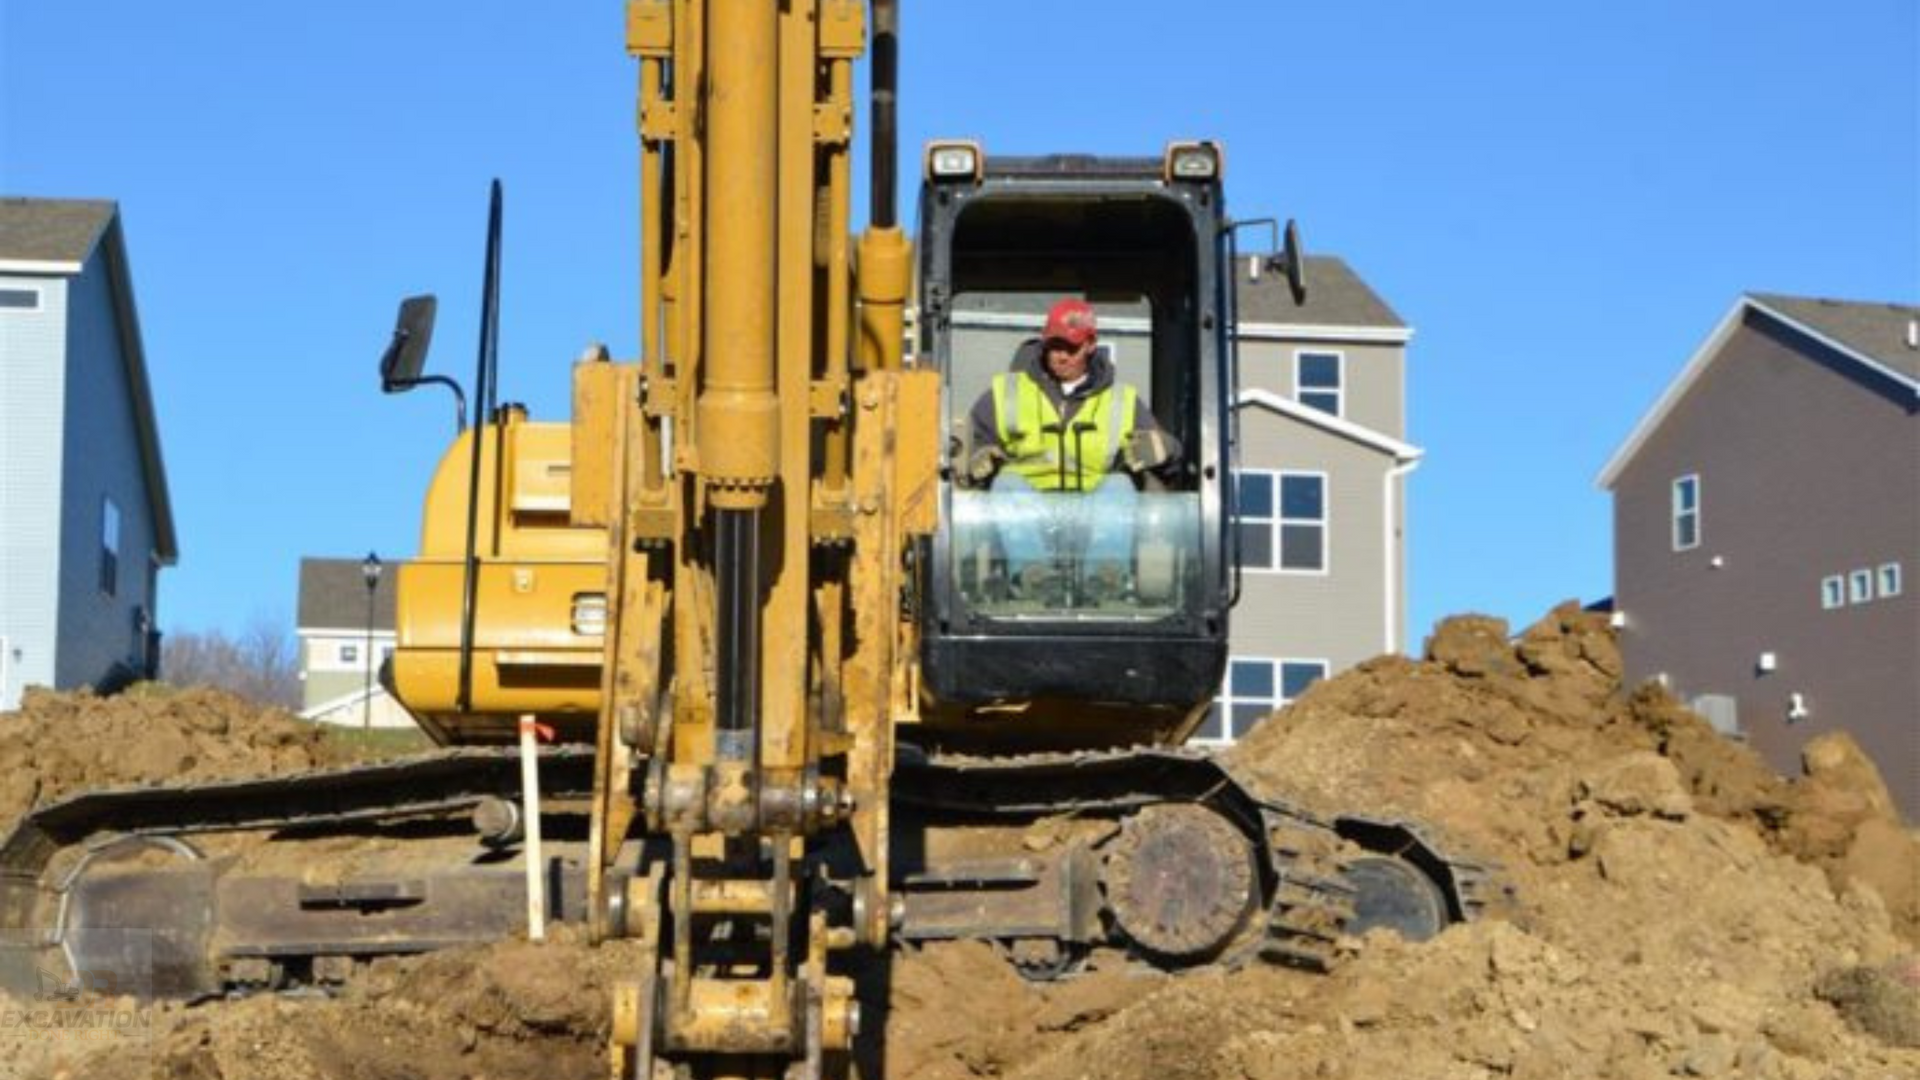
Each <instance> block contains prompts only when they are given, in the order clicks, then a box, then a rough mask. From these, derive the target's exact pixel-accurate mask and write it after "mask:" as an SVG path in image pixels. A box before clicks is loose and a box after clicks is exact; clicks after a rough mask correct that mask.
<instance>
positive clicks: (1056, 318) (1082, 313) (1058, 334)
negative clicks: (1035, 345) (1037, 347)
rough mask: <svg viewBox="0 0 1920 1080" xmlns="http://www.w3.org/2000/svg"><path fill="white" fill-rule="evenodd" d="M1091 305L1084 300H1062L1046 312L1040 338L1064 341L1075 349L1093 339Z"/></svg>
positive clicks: (1093, 329)
mask: <svg viewBox="0 0 1920 1080" xmlns="http://www.w3.org/2000/svg"><path fill="white" fill-rule="evenodd" d="M1094 331H1095V325H1094V318H1093V305H1092V304H1089V303H1087V302H1086V301H1085V300H1072V299H1068V300H1062V301H1060V302H1059V303H1057V304H1055V305H1053V307H1052V309H1050V310H1049V311H1048V312H1047V327H1046V329H1044V330H1042V331H1041V332H1040V336H1041V337H1042V338H1043V339H1044V340H1047V341H1064V342H1066V343H1067V344H1069V345H1072V346H1073V347H1075V348H1079V347H1080V346H1082V345H1085V344H1086V343H1087V342H1089V341H1092V340H1093V338H1094Z"/></svg>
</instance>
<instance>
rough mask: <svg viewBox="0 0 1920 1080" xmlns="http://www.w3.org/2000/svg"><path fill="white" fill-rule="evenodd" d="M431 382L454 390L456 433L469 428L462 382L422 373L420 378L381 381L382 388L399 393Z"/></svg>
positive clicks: (465, 396)
mask: <svg viewBox="0 0 1920 1080" xmlns="http://www.w3.org/2000/svg"><path fill="white" fill-rule="evenodd" d="M429 383H431V384H433V385H435V386H444V387H446V388H447V389H448V390H451V391H453V424H454V434H456V435H457V434H459V433H460V432H463V431H465V430H467V394H466V391H464V390H462V389H460V384H459V383H457V382H455V381H453V379H451V378H449V377H448V376H445V375H422V376H421V377H420V378H418V379H382V380H381V381H380V389H382V390H384V391H386V392H387V393H389V394H398V393H401V392H402V391H406V390H411V389H413V388H414V387H416V386H426V385H428V384H429Z"/></svg>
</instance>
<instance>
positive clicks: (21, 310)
mask: <svg viewBox="0 0 1920 1080" xmlns="http://www.w3.org/2000/svg"><path fill="white" fill-rule="evenodd" d="M0 292H21V293H32V294H33V303H31V304H28V305H26V306H25V307H12V306H8V305H0V315H28V314H35V313H38V312H39V311H41V310H42V309H43V308H45V307H46V305H47V294H46V290H44V289H42V288H40V286H38V285H13V284H7V285H0Z"/></svg>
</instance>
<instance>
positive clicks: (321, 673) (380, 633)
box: [295, 558, 414, 728]
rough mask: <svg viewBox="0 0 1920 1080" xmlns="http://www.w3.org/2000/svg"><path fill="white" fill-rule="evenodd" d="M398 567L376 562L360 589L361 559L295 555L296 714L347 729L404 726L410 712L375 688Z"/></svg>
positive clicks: (386, 651) (387, 642) (388, 640)
mask: <svg viewBox="0 0 1920 1080" xmlns="http://www.w3.org/2000/svg"><path fill="white" fill-rule="evenodd" d="M399 570H400V567H399V566H398V565H397V564H392V563H388V564H381V565H380V566H379V572H378V573H377V574H376V575H374V576H373V584H372V587H371V588H369V586H368V573H367V560H366V559H315V558H305V559H301V560H300V614H299V618H298V620H297V621H298V624H299V625H298V626H297V627H296V628H295V629H296V632H297V633H298V634H299V637H300V684H301V702H300V716H301V717H302V718H303V719H306V720H316V721H319V722H321V723H327V724H341V725H345V726H348V727H359V726H370V727H381V728H410V727H413V726H414V721H413V717H412V716H411V715H409V714H408V713H407V711H406V710H405V709H403V708H401V707H400V704H399V703H398V702H396V701H394V700H393V698H392V697H391V696H389V695H388V694H387V692H386V690H384V689H383V688H382V687H381V685H380V665H381V664H383V663H385V662H386V659H387V657H389V656H391V655H392V654H393V641H394V635H393V626H394V604H393V601H394V585H395V582H396V581H397V579H398V575H399Z"/></svg>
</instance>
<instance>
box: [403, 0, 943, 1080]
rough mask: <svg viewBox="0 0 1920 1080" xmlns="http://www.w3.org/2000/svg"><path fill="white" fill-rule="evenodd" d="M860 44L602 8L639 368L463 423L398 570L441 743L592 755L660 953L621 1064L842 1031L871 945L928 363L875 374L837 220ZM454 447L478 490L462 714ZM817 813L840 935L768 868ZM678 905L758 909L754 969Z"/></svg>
mask: <svg viewBox="0 0 1920 1080" xmlns="http://www.w3.org/2000/svg"><path fill="white" fill-rule="evenodd" d="M866 35H867V25H866V5H865V4H864V3H863V2H861V0H630V2H629V3H628V5H627V46H628V49H629V51H630V53H631V54H632V55H633V56H634V57H635V58H636V59H637V60H638V62H639V88H638V104H639V124H638V129H639V135H640V143H641V160H640V182H639V187H640V198H641V202H642V204H643V227H642V236H641V245H640V262H641V274H640V277H641V296H640V308H641V335H640V338H641V342H642V346H641V355H640V356H639V357H638V358H637V359H636V360H633V361H627V362H616V361H614V360H612V359H609V358H608V357H606V356H605V355H604V353H599V354H596V355H592V356H590V357H589V358H588V359H586V360H584V361H582V362H581V363H580V364H579V365H577V366H576V369H575V374H574V392H573V417H572V421H571V423H569V424H533V423H529V422H526V421H525V420H524V418H522V417H519V416H515V415H509V416H504V417H502V418H500V420H499V422H498V423H496V424H487V425H484V426H481V427H479V428H478V429H476V430H475V431H474V432H470V433H469V434H467V435H464V436H462V438H461V439H460V441H458V442H457V443H456V444H455V446H454V447H453V449H452V450H450V451H449V452H448V454H447V457H446V459H445V461H443V463H442V465H441V467H440V470H439V473H438V474H437V475H436V478H435V481H434V484H433V487H432V489H431V491H430V493H429V496H428V501H427V508H426V520H427V524H426V527H425V529H424V531H423V534H422V543H421V558H420V559H419V560H417V561H416V562H415V563H414V564H412V565H409V566H408V567H407V568H406V569H405V570H404V571H403V573H402V578H401V585H400V616H399V618H400V627H399V648H398V653H397V656H396V661H395V666H394V683H395V688H396V690H397V691H398V693H399V695H400V697H401V699H402V700H403V701H405V702H406V703H407V705H408V706H409V707H410V708H412V709H413V710H414V711H415V712H416V713H417V714H419V715H421V716H422V718H423V720H424V721H425V722H426V723H427V724H428V725H429V727H430V728H432V729H433V730H434V731H435V732H436V733H437V734H439V735H440V736H441V738H442V739H443V740H445V741H453V742H470V741H486V740H489V739H495V738H506V737H508V736H509V735H510V734H511V732H512V730H513V725H512V719H513V718H515V717H517V716H518V715H519V714H522V713H533V714H535V715H536V716H538V717H540V718H542V719H544V720H547V721H548V722H550V723H555V724H556V725H557V726H559V728H560V730H561V731H562V732H563V734H564V735H565V736H566V737H568V738H573V739H579V740H582V741H584V740H592V741H594V743H595V744H596V747H597V750H598V755H597V761H598V775H597V778H596V787H595V797H594V817H593V823H592V830H593V834H592V837H591V846H592V848H593V851H594V856H595V858H594V864H593V865H592V866H591V867H590V868H589V891H590V893H591V894H592V895H591V896H590V898H589V906H590V908H591V910H592V912H593V916H594V920H595V926H596V928H597V929H598V930H599V931H600V932H602V933H612V932H619V931H620V930H622V929H625V930H627V931H630V932H634V933H637V934H638V935H639V936H641V937H642V938H646V937H647V936H648V934H649V933H651V934H652V935H653V938H652V940H653V941H654V942H655V943H657V942H658V941H660V940H672V941H673V947H674V952H675V956H674V957H673V960H674V962H673V963H672V964H671V965H667V964H664V963H663V964H662V965H661V967H660V968H659V969H658V970H653V971H649V972H644V973H640V974H641V975H642V978H641V979H640V980H639V981H638V982H637V983H636V984H635V986H644V987H646V988H647V989H646V990H645V991H644V992H642V991H640V990H637V989H635V988H634V987H628V988H627V989H626V990H624V991H623V992H622V994H621V995H620V998H619V1000H618V1001H617V1002H616V1006H617V1015H618V1018H619V1019H618V1022H617V1023H616V1025H615V1029H616V1033H615V1042H616V1055H615V1056H616V1064H617V1065H620V1066H621V1067H624V1066H625V1065H628V1064H632V1063H633V1059H634V1058H635V1057H636V1056H639V1057H643V1058H644V1057H648V1056H650V1055H652V1054H655V1053H664V1054H682V1055H695V1054H709V1055H743V1056H744V1055H767V1054H772V1055H776V1056H788V1057H799V1056H803V1055H805V1054H807V1053H809V1052H810V1051H809V1048H810V1047H811V1048H815V1049H817V1048H821V1047H824V1048H825V1049H827V1050H837V1049H844V1048H846V1047H847V1046H848V1045H849V1044H850V1042H851V1039H852V1037H853V1031H854V1028H855V1027H856V1026H857V1015H858V1010H857V1006H855V1005H854V1004H853V995H852V991H851V987H850V986H849V985H848V984H846V982H845V981H844V980H842V979H839V978H829V977H828V975H827V973H826V972H827V962H828V955H829V953H830V952H833V951H837V950H840V949H844V948H849V947H853V946H855V945H858V944H867V945H877V944H880V943H884V942H885V941H886V938H887V912H888V910H889V904H888V900H887V894H886V880H887V856H886V851H887V840H888V837H887V796H886V793H887V785H888V780H889V776H890V773H891V769H892V763H893V742H892V730H893V726H894V725H895V724H896V723H901V722H906V721H911V719H912V714H913V709H914V699H913V694H912V693H911V688H912V684H913V680H912V678H911V676H910V674H909V673H908V671H907V668H908V665H909V663H910V660H911V658H912V657H913V656H914V655H915V650H914V645H913V641H912V634H913V629H912V624H911V622H910V621H909V620H908V619H907V618H906V617H905V616H904V615H903V613H902V612H901V607H900V604H899V602H898V599H897V598H898V597H899V595H900V593H901V587H902V583H903V573H904V569H903V566H904V552H905V550H906V549H907V547H908V545H909V543H910V542H911V538H912V537H913V536H914V535H916V534H926V533H929V532H930V531H931V530H932V528H933V526H934V501H933V492H934V490H935V467H936V465H935V456H936V451H937V438H938V431H939V422H938V393H937V389H936V386H935V382H934V377H933V376H932V375H931V373H921V372H909V371H905V370H903V362H902V349H903V336H902V324H903V313H904V310H905V301H906V296H907V291H908V288H909V285H910V277H911V269H910V266H911V256H910V251H909V247H908V244H907V242H906V240H905V238H904V237H903V236H902V235H901V234H900V232H899V231H898V230H897V229H891V228H888V229H875V230H870V231H869V232H868V233H867V234H865V235H863V236H861V237H860V238H858V240H857V241H856V239H855V238H854V237H853V236H851V235H850V226H849V222H850V209H849V204H850V199H851V193H852V183H851V153H852V134H853V132H852V126H853V121H852V118H853V112H854V102H853V63H854V60H855V59H856V58H857V57H859V56H860V55H861V53H862V52H863V51H864V49H865V45H866ZM476 446H478V448H479V453H480V454H481V457H482V461H481V464H482V468H483V475H484V476H488V477H492V478H494V479H493V482H492V483H483V484H482V485H481V487H482V494H481V505H480V508H479V509H480V520H481V522H482V527H481V534H480V542H479V543H478V545H477V548H478V551H477V556H478V558H477V560H476V564H477V569H476V573H477V581H478V588H477V590H476V593H475V603H474V617H473V623H474V631H473V633H472V635H471V640H470V649H469V651H468V656H467V658H466V661H467V663H468V664H470V666H471V672H472V674H471V696H470V700H469V701H468V702H467V705H468V706H469V707H468V708H466V709H461V708H460V705H461V702H460V670H461V665H462V655H461V651H462V643H463V640H466V639H464V638H463V627H462V626H461V624H460V620H461V612H462V610H463V603H462V601H463V592H462V590H463V589H464V588H465V581H466V573H467V562H466V549H465V539H466V537H465V520H466V512H467V505H466V487H465V478H466V476H467V475H468V474H467V469H468V467H469V464H470V462H471V460H472V457H471V455H472V454H473V453H474V448H475V447H476ZM730 515H731V516H730ZM729 530H731V532H730V534H729V532H728V531H729ZM738 553H746V556H745V557H744V558H743V557H742V556H741V555H740V554H738ZM602 602H603V603H604V609H601V608H599V607H596V604H598V603H602ZM583 605H584V608H583ZM583 609H584V610H586V611H589V612H591V611H597V610H604V611H605V618H604V626H597V625H596V626H583V625H582V619H581V612H582V610H583ZM728 701H731V702H733V703H734V704H733V705H732V706H728V705H726V704H725V703H726V702H728ZM729 708H731V710H732V711H731V712H728V709H729ZM729 717H731V719H729ZM743 718H744V722H743ZM841 829H847V830H851V836H852V840H853V844H852V846H853V847H854V848H855V849H857V851H858V855H859V863H860V865H859V866H858V868H857V872H856V879H855V880H853V881H851V882H846V883H844V884H845V885H846V886H847V887H848V888H851V889H852V890H853V891H854V892H855V894H856V896H857V897H858V902H857V903H856V904H855V911H856V919H855V925H838V926H836V925H830V924H829V921H828V920H827V918H826V916H825V915H824V914H823V913H822V912H820V911H818V910H801V909H800V908H799V905H800V903H801V902H802V901H801V897H803V896H805V895H808V894H807V892H806V891H805V890H802V889H799V888H796V887H795V886H794V884H793V880H792V874H793V871H794V866H795V865H796V861H797V858H798V857H799V856H800V855H802V854H804V852H805V851H806V850H807V838H808V837H810V836H813V837H818V836H820V835H821V834H823V833H824V832H826V831H829V830H841ZM649 838H652V839H651V844H652V845H653V847H652V848H651V849H650V850H670V851H671V853H672V855H671V860H670V862H671V865H670V866H668V867H665V868H664V869H663V868H662V867H661V866H657V865H656V866H655V867H653V868H652V871H651V873H652V875H653V876H649V877H646V878H644V879H643V878H639V877H636V876H633V875H634V874H635V873H636V872H637V871H636V868H635V867H632V866H630V865H627V863H626V862H625V861H623V860H629V859H632V858H633V857H634V855H633V853H634V851H635V850H636V849H637V848H638V849H649V848H648V846H647V842H648V841H649ZM643 880H644V881H646V882H649V883H653V884H649V885H647V886H646V887H644V888H639V887H636V886H638V884H639V883H640V882H641V881H643ZM617 882H620V883H632V884H616V883H617ZM616 900H618V901H620V902H621V903H620V904H618V905H616V904H615V903H614V901H616ZM616 906H619V907H620V908H622V909H623V910H624V911H625V914H624V916H623V917H622V920H615V919H612V918H610V917H609V915H608V913H609V912H610V911H612V910H614V908H615V907H616ZM696 914H698V915H700V916H702V917H703V918H712V917H718V916H727V917H732V918H746V919H760V918H766V919H770V920H772V922H773V924H774V927H775V929H774V932H773V933H772V934H771V935H770V943H769V945H768V949H769V955H768V956H767V957H766V959H765V962H764V963H761V964H757V965H750V966H749V969H750V973H749V974H742V973H741V971H742V969H741V968H740V967H739V966H738V965H737V964H728V965H719V966H715V965H712V964H709V963H708V962H706V961H704V960H703V958H702V956H703V954H702V951H701V950H702V949H703V945H702V943H701V942H700V941H698V940H696V938H697V937H698V933H697V931H696V930H695V929H694V925H693V921H692V920H693V918H694V916H695V915H696ZM618 921H624V927H621V926H617V925H616V922H618ZM649 922H650V923H651V925H652V927H653V929H651V930H647V929H644V927H645V926H646V925H648V924H649ZM636 926H639V927H643V928H642V929H639V930H635V929H634V928H635V927H636ZM663 926H664V927H671V928H672V929H673V930H674V933H673V934H671V935H668V934H665V933H663V932H662V931H661V928H662V927H663ZM785 927H796V928H804V933H799V934H790V933H789V932H788V931H787V930H786V929H784V928H785ZM790 941H791V942H797V943H803V945H802V947H801V948H800V949H798V950H792V951H791V952H790V944H789V942H790ZM662 959H664V958H662ZM740 1060H743V1061H744V1060H747V1058H745V1057H742V1058H741V1059H740ZM708 1071H711V1070H708Z"/></svg>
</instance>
